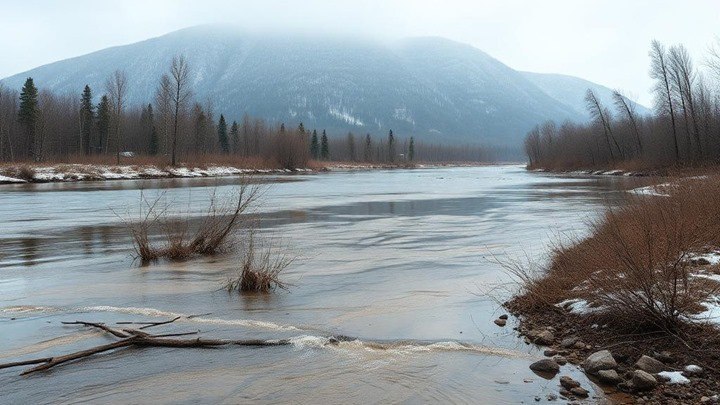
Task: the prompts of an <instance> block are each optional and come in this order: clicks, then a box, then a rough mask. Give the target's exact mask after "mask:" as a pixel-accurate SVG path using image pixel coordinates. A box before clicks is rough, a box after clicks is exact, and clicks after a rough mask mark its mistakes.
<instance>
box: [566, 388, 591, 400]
mask: <svg viewBox="0 0 720 405" xmlns="http://www.w3.org/2000/svg"><path fill="white" fill-rule="evenodd" d="M570 392H571V393H572V394H573V395H575V396H576V397H580V398H587V397H588V396H589V395H590V391H588V390H586V389H585V388H582V387H575V388H573V389H571V390H570Z"/></svg>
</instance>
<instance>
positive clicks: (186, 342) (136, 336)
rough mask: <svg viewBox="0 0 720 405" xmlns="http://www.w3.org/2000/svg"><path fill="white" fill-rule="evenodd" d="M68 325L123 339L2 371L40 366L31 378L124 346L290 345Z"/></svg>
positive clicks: (94, 324) (283, 341) (14, 364)
mask: <svg viewBox="0 0 720 405" xmlns="http://www.w3.org/2000/svg"><path fill="white" fill-rule="evenodd" d="M177 319H179V318H175V319H173V320H170V321H165V322H153V323H152V324H151V325H148V327H149V326H159V325H166V324H169V323H172V322H174V321H176V320H177ZM62 323H63V324H64V325H83V326H86V327H94V328H98V329H101V330H103V331H105V332H107V333H109V334H111V335H113V336H115V337H117V338H121V339H122V340H119V341H117V342H113V343H108V344H104V345H100V346H95V347H92V348H89V349H86V350H81V351H77V352H73V353H69V354H65V355H61V356H55V357H43V358H38V359H31V360H23V361H16V362H12V363H4V364H0V369H3V368H10V367H19V366H26V365H33V364H39V365H38V366H35V367H32V368H29V369H27V370H25V371H23V372H22V373H21V374H20V375H28V374H32V373H36V372H38V371H44V370H48V369H50V368H53V367H55V366H58V365H61V364H64V363H67V362H71V361H74V360H79V359H82V358H85V357H89V356H92V355H95V354H99V353H104V352H107V351H111V350H115V349H119V348H123V347H175V348H213V347H221V346H231V345H232V346H251V347H264V346H285V345H289V344H290V340H289V339H275V340H262V339H239V340H233V339H206V338H201V337H197V338H194V339H177V338H174V337H179V336H186V335H191V334H197V333H198V332H199V331H198V332H185V333H168V334H161V335H152V334H149V333H146V332H143V331H140V330H136V329H122V330H118V329H114V328H111V327H108V326H107V325H105V324H103V323H98V322H85V321H74V322H62Z"/></svg>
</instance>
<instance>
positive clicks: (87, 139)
mask: <svg viewBox="0 0 720 405" xmlns="http://www.w3.org/2000/svg"><path fill="white" fill-rule="evenodd" d="M94 118H95V114H94V113H93V105H92V91H91V90H90V86H88V85H87V84H86V85H85V89H84V90H83V92H82V98H81V101H80V135H81V136H80V138H81V142H82V145H81V148H82V151H83V154H85V156H87V155H89V154H90V149H91V144H90V143H91V140H92V131H93V120H94Z"/></svg>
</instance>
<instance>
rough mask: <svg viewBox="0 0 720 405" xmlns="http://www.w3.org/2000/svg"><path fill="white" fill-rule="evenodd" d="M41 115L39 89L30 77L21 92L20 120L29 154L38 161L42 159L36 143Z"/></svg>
mask: <svg viewBox="0 0 720 405" xmlns="http://www.w3.org/2000/svg"><path fill="white" fill-rule="evenodd" d="M39 116H40V107H39V105H38V90H37V87H35V83H34V82H33V79H32V77H28V78H27V80H25V85H23V88H22V92H21V93H20V109H19V110H18V122H19V123H20V127H21V128H22V131H23V134H24V135H25V138H26V139H27V142H28V154H29V155H30V156H32V158H33V159H34V160H36V161H38V160H40V150H39V148H38V146H37V145H36V135H37V134H36V132H37V121H38V118H39Z"/></svg>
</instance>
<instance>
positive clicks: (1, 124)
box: [0, 57, 493, 168]
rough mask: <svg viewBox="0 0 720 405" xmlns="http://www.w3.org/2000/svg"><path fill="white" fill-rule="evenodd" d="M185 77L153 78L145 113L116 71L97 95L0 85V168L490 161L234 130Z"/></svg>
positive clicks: (371, 139) (300, 131)
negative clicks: (140, 161)
mask: <svg viewBox="0 0 720 405" xmlns="http://www.w3.org/2000/svg"><path fill="white" fill-rule="evenodd" d="M189 77H190V67H189V65H188V63H187V61H186V59H185V58H184V57H176V58H174V59H173V61H172V63H171V64H170V67H169V69H168V72H167V74H165V75H163V76H162V77H160V78H159V80H158V86H157V89H156V91H155V97H154V99H153V100H150V101H149V102H148V103H147V104H146V105H144V106H142V107H137V106H127V93H128V88H129V86H130V81H129V79H128V77H127V76H126V74H125V73H124V72H123V71H115V72H114V73H113V74H112V75H111V76H110V77H109V78H108V79H107V81H106V83H105V86H104V88H103V89H99V90H100V92H101V93H98V89H91V88H90V87H89V86H85V88H84V89H82V90H81V89H79V91H78V95H77V96H67V95H63V96H60V95H56V94H53V93H51V92H49V91H44V90H38V87H37V85H36V84H35V83H34V81H33V79H32V78H28V79H27V81H26V82H25V84H24V86H23V88H22V90H21V92H20V93H19V94H18V92H17V91H14V90H10V89H7V88H5V87H3V86H2V83H0V160H1V161H6V162H9V161H35V162H41V161H47V160H52V161H83V160H89V159H86V158H85V157H92V156H106V157H112V158H113V160H115V162H116V163H118V164H119V163H120V162H121V160H123V161H124V162H125V163H132V159H131V158H132V157H133V156H136V155H148V156H159V158H158V159H161V158H166V160H167V164H170V165H176V164H178V163H180V162H181V161H183V160H187V159H192V158H193V157H197V156H201V155H228V156H230V157H235V156H236V157H238V158H248V157H252V158H259V159H262V160H264V161H266V162H268V164H271V165H277V166H280V167H285V168H296V167H305V166H306V165H307V163H308V161H309V160H325V161H327V160H342V161H354V162H372V163H391V164H392V163H397V164H400V163H405V162H412V161H417V160H422V161H434V162H438V161H475V162H477V161H489V160H492V159H493V151H492V150H491V149H488V148H483V147H477V146H467V147H446V146H441V145H428V144H422V143H416V142H415V140H414V138H413V137H410V138H409V139H399V138H397V137H396V136H395V135H394V134H393V132H392V131H389V133H388V134H387V135H382V136H373V135H371V134H362V135H359V134H358V135H356V134H353V133H349V134H347V136H344V137H343V136H339V137H338V136H335V137H332V138H331V137H328V134H327V133H326V131H324V130H321V131H318V130H315V129H313V130H309V129H306V128H305V127H304V126H303V124H302V123H300V124H299V125H298V126H297V127H293V128H286V126H285V124H274V123H268V122H267V121H265V120H263V119H259V118H253V117H250V116H248V115H247V114H245V115H244V116H242V118H240V119H239V121H232V122H230V121H229V120H227V119H226V117H225V115H224V114H222V113H220V114H218V112H217V111H216V108H215V107H214V105H213V103H212V100H208V101H207V102H205V103H200V102H197V101H194V100H193V95H192V89H191V88H190V80H189ZM80 90H81V91H80ZM98 94H99V97H96V96H97V95H98ZM96 101H97V102H96ZM225 161H227V159H225Z"/></svg>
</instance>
